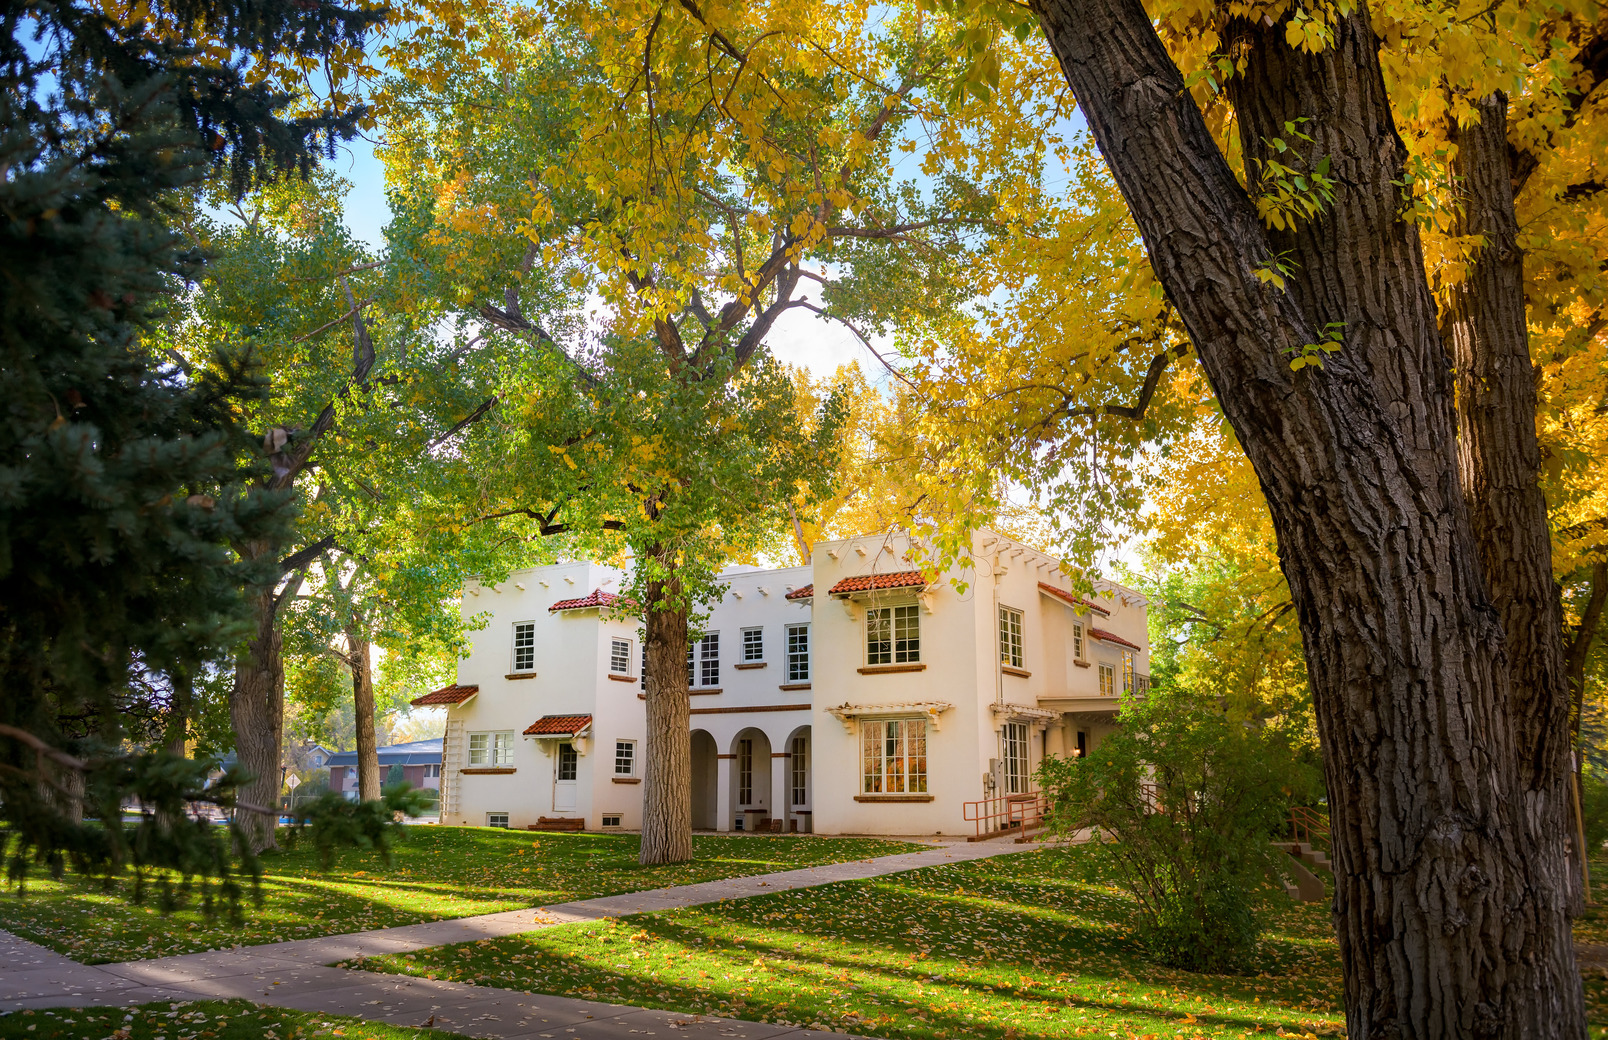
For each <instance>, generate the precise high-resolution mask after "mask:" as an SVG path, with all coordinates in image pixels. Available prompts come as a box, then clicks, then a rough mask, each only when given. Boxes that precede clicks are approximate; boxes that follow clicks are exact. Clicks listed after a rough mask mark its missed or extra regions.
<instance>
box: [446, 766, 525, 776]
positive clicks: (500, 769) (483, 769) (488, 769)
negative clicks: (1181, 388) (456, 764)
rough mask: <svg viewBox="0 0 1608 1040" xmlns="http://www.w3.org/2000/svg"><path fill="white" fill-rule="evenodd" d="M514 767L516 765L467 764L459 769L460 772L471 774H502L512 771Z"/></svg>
mask: <svg viewBox="0 0 1608 1040" xmlns="http://www.w3.org/2000/svg"><path fill="white" fill-rule="evenodd" d="M514 768H515V767H513V766H465V767H464V768H462V769H460V770H458V772H460V773H469V774H488V773H493V774H501V773H512V772H513V771H514Z"/></svg>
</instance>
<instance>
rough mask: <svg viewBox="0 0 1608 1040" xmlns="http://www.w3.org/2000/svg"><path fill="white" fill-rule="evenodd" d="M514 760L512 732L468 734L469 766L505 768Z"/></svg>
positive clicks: (509, 730)
mask: <svg viewBox="0 0 1608 1040" xmlns="http://www.w3.org/2000/svg"><path fill="white" fill-rule="evenodd" d="M513 760H514V731H513V730H511V729H507V730H503V731H502V732H501V733H471V734H469V764H470V765H472V766H505V765H508V764H509V763H510V762H512V761H513Z"/></svg>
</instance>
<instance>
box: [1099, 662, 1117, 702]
mask: <svg viewBox="0 0 1608 1040" xmlns="http://www.w3.org/2000/svg"><path fill="white" fill-rule="evenodd" d="M1116 675H1117V670H1116V669H1115V668H1113V667H1111V666H1110V665H1108V664H1103V665H1101V666H1100V696H1102V697H1115V696H1116V695H1117V691H1116V685H1117V684H1116Z"/></svg>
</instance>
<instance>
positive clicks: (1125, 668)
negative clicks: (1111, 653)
mask: <svg viewBox="0 0 1608 1040" xmlns="http://www.w3.org/2000/svg"><path fill="white" fill-rule="evenodd" d="M1122 692H1123V693H1132V692H1133V651H1132V650H1124V651H1123V652H1122Z"/></svg>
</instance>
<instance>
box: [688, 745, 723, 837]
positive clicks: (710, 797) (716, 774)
mask: <svg viewBox="0 0 1608 1040" xmlns="http://www.w3.org/2000/svg"><path fill="white" fill-rule="evenodd" d="M719 793H720V749H719V746H718V745H717V744H716V743H715V738H714V737H712V736H710V735H709V733H708V732H707V731H706V730H701V729H695V730H693V731H692V829H693V830H695V831H712V830H715V829H716V828H717V827H718V825H719V819H718V815H717V814H718V808H717V804H716V798H717V796H718V795H719Z"/></svg>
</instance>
